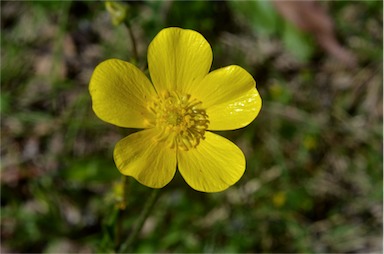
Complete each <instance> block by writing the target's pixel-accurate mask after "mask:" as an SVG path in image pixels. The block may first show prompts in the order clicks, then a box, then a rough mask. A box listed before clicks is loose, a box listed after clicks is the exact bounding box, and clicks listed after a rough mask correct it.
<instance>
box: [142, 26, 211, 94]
mask: <svg viewBox="0 0 384 254" xmlns="http://www.w3.org/2000/svg"><path fill="white" fill-rule="evenodd" d="M211 64H212V49H211V46H210V45H209V43H208V42H207V40H205V38H204V37H203V36H202V35H201V34H199V33H198V32H195V31H192V30H187V29H181V28H166V29H163V30H161V31H160V32H159V33H158V34H157V35H156V37H155V38H154V39H153V41H152V42H151V44H150V45H149V47H148V67H149V72H150V75H151V79H152V82H153V84H154V86H155V88H156V90H157V91H158V92H159V93H162V92H163V91H164V90H168V91H177V92H180V93H185V88H186V87H188V86H190V85H191V83H192V82H193V81H194V80H199V79H202V78H203V77H204V76H205V75H206V74H207V73H208V72H209V69H210V68H211Z"/></svg>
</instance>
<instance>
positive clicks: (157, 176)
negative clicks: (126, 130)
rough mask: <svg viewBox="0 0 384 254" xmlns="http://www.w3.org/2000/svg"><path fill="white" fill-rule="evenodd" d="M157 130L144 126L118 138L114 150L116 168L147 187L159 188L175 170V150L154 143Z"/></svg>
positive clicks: (170, 177)
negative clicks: (122, 137)
mask: <svg viewBox="0 0 384 254" xmlns="http://www.w3.org/2000/svg"><path fill="white" fill-rule="evenodd" d="M156 135H158V130H157V129H147V130H143V131H139V132H136V133H133V134H131V135H129V136H128V137H126V138H124V139H122V140H120V141H119V142H118V143H117V144H116V147H115V150H114V153H113V155H114V159H115V163H116V166H117V168H118V169H119V170H120V172H121V173H122V174H123V175H128V176H132V177H133V178H135V179H136V180H137V181H138V182H140V183H141V184H143V185H145V186H148V187H151V188H162V187H164V186H165V185H166V184H168V183H169V182H170V181H171V180H172V178H173V176H174V174H175V172H176V152H175V150H172V149H170V148H169V147H167V146H166V145H165V143H164V142H156V141H155V139H156Z"/></svg>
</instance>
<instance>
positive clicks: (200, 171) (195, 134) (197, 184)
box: [89, 28, 261, 192]
mask: <svg viewBox="0 0 384 254" xmlns="http://www.w3.org/2000/svg"><path fill="white" fill-rule="evenodd" d="M211 64H212V49H211V47H210V45H209V43H208V42H207V41H206V40H205V38H204V37H203V36H202V35H201V34H199V33H198V32H195V31H192V30H186V29H181V28H166V29H163V30H161V31H160V32H159V33H158V34H157V35H156V37H155V38H154V39H153V41H152V42H151V44H150V45H149V48H148V67H149V73H150V77H151V80H152V82H151V81H150V80H149V79H148V78H147V77H146V76H145V74H144V73H143V72H142V71H140V70H139V69H138V68H136V67H135V66H134V65H132V64H130V63H128V62H125V61H122V60H118V59H109V60H106V61H104V62H102V63H100V64H99V65H98V66H97V67H96V68H95V70H94V73H93V75H92V77H91V81H90V85H89V91H90V94H91V97H92V107H93V110H94V112H95V113H96V115H97V116H98V117H99V118H100V119H102V120H104V121H106V122H109V123H111V124H114V125H117V126H120V127H127V128H140V129H144V130H141V131H138V132H135V133H133V134H131V135H129V136H127V137H125V138H123V139H122V140H120V141H119V142H118V143H117V144H116V146H115V150H114V160H115V163H116V166H117V168H118V169H119V170H120V172H121V173H122V174H124V175H128V176H132V177H134V178H135V179H136V180H137V181H139V182H140V183H142V184H144V185H146V186H149V187H152V188H162V187H164V186H165V185H166V184H168V183H169V182H170V181H171V180H172V178H173V176H174V175H175V172H176V168H178V170H179V172H180V173H181V175H182V176H183V178H184V180H185V181H186V182H187V183H188V184H189V185H190V186H191V187H192V188H194V189H195V190H198V191H203V192H218V191H222V190H225V189H227V188H228V187H229V186H231V185H233V184H234V183H236V182H237V181H238V180H239V179H240V177H241V176H242V175H243V174H244V170H245V157H244V154H243V152H242V151H241V150H240V149H239V148H238V147H237V146H236V145H235V144H233V143H232V142H231V141H229V140H227V139H226V138H223V137H221V136H219V135H217V134H215V133H212V132H210V131H222V130H234V129H238V128H242V127H244V126H246V125H248V124H249V123H251V122H252V121H253V120H254V119H255V117H256V116H257V115H258V113H259V111H260V108H261V98H260V95H259V93H258V91H257V90H256V83H255V80H254V79H253V77H252V76H251V75H250V74H249V73H248V72H247V71H245V70H244V69H243V68H241V67H239V66H236V65H231V66H227V67H224V68H220V69H217V70H215V71H212V72H209V70H210V68H211Z"/></svg>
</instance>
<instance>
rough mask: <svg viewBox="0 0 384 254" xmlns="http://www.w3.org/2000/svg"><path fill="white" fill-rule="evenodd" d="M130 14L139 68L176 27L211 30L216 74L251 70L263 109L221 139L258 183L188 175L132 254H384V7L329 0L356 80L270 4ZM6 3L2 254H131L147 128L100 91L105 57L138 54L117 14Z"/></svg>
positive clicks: (184, 5)
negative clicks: (133, 143) (212, 185)
mask: <svg viewBox="0 0 384 254" xmlns="http://www.w3.org/2000/svg"><path fill="white" fill-rule="evenodd" d="M127 4H128V5H129V10H130V13H129V14H130V15H131V20H130V21H131V22H130V24H131V26H132V31H133V32H134V34H135V37H136V41H137V45H138V51H139V55H140V57H139V59H138V63H137V64H138V66H140V67H142V68H143V69H145V66H146V48H147V46H148V43H149V42H150V41H151V40H152V38H153V36H154V35H155V34H156V33H157V32H158V31H159V30H160V29H162V28H163V27H166V26H181V27H184V28H191V29H196V30H198V31H199V32H201V33H202V34H203V35H204V36H206V38H207V39H208V40H209V42H210V44H211V46H212V48H213V49H214V57H215V59H214V63H213V66H218V67H221V66H225V65H228V64H238V65H241V66H243V67H244V68H246V69H247V70H248V71H249V72H250V73H251V74H252V75H253V76H254V77H255V80H256V81H257V87H258V90H259V91H260V94H261V97H262V98H263V108H262V110H261V113H260V115H259V116H258V117H257V118H256V120H255V121H254V122H253V123H252V124H250V125H249V126H247V127H246V128H243V129H241V130H236V131H233V132H223V133H220V134H223V135H224V136H226V137H228V138H229V139H231V140H232V141H233V142H235V143H237V144H238V145H239V146H240V147H241V148H242V150H243V151H244V153H245V155H246V158H247V170H246V172H245V174H244V176H243V177H242V179H241V180H240V181H239V182H238V183H237V184H236V185H235V186H233V187H231V188H230V189H228V190H227V191H225V192H222V193H215V194H206V193H199V192H196V191H194V190H192V189H190V187H189V186H188V185H187V184H186V183H185V182H184V181H183V179H182V178H181V177H180V176H179V175H178V174H176V176H175V178H174V179H173V181H172V182H171V183H170V184H169V185H168V186H167V187H165V188H164V189H163V190H161V192H162V194H161V196H160V198H159V200H158V201H157V203H156V205H155V208H154V209H153V211H152V212H151V213H150V215H149V217H148V219H147V220H146V222H145V224H144V227H143V229H142V231H141V232H140V234H139V236H138V239H137V241H135V242H134V243H133V245H132V246H130V248H131V250H132V252H142V253H144V252H145V253H152V252H195V253H198V252H212V253H216V252H217V253H219V252H220V253H224V252H225V253H227V252H233V253H241V252H251V253H254V252H263V253H276V252H280V253H287V252H292V253H297V252H300V253H325V252H342V253H347V252H367V253H368V252H380V251H381V249H380V248H381V246H382V245H381V242H382V241H381V240H382V239H381V236H382V235H381V233H382V200H383V192H382V188H383V182H382V179H383V171H382V165H383V157H382V140H383V132H382V127H383V126H382V92H383V90H382V89H383V88H382V82H383V80H382V2H381V1H361V2H348V1H336V2H322V4H324V5H325V6H326V7H327V9H328V10H329V13H330V16H331V17H332V18H333V22H334V26H335V31H336V33H337V38H338V39H339V41H340V43H341V44H342V46H343V47H345V48H346V49H349V50H350V51H351V52H352V53H353V54H354V55H355V56H356V58H357V65H356V66H355V67H350V68H349V69H348V68H346V67H345V66H344V65H343V64H340V63H338V62H337V60H335V59H334V58H332V56H329V55H327V53H325V52H323V51H322V50H321V49H320V48H318V47H317V45H316V44H315V43H314V42H313V41H312V38H309V37H308V35H307V34H304V33H303V32H302V31H300V30H298V28H296V27H294V26H293V25H292V24H289V23H287V22H286V21H284V19H283V18H282V17H281V16H280V15H279V14H278V12H276V10H275V9H274V8H273V5H271V4H270V2H268V1H229V2H211V1H189V2H184V1H173V2H170V1H141V2H131V1H129V2H128V3H127ZM1 6H2V8H1V9H2V10H1V12H2V13H1V14H2V36H1V45H2V55H1V60H2V64H1V86H2V87H1V88H2V89H1V94H0V106H1V116H2V121H1V145H2V146H1V156H2V158H1V224H2V226H1V239H2V246H1V248H2V249H1V250H2V252H18V253H23V252H46V253H90V252H92V253H110V252H115V251H116V250H117V247H118V246H119V245H120V244H121V243H122V242H123V241H125V240H126V239H127V238H128V237H129V236H130V235H131V234H132V228H133V227H134V225H135V223H136V221H137V218H138V217H140V215H141V214H142V210H143V208H144V204H145V202H146V200H148V198H149V193H150V190H149V189H148V188H146V187H144V186H142V185H140V184H139V183H137V182H136V181H134V180H132V179H130V180H128V183H127V184H126V185H123V184H122V182H123V181H122V180H121V175H120V173H119V172H118V170H117V169H116V167H115V165H114V162H113V158H112V154H113V146H114V144H115V143H116V142H117V141H118V140H119V139H121V138H122V137H124V136H126V135H128V134H129V133H131V132H132V131H135V130H124V129H121V128H118V127H115V126H111V125H109V124H105V123H104V122H102V121H100V120H99V119H98V118H97V117H96V116H95V115H94V113H93V111H92V107H91V101H90V98H89V92H88V82H89V78H90V75H91V73H92V71H93V69H94V67H95V66H96V65H97V64H98V63H99V62H101V61H102V60H105V59H108V58H112V57H117V58H120V59H123V60H127V61H129V60H130V59H131V58H132V55H133V53H132V52H131V48H132V47H131V46H132V45H131V42H130V40H129V33H128V31H127V30H126V28H125V27H124V26H122V25H121V26H119V27H115V26H113V25H112V24H111V22H110V18H109V17H108V14H107V12H106V10H105V9H104V3H103V2H79V1H72V2H65V3H64V2H44V1H37V2H14V1H9V2H2V3H1ZM346 20H347V21H348V22H346ZM298 60H299V61H298ZM124 194H126V198H124ZM124 205H126V206H125V209H122V207H124ZM118 208H120V209H118Z"/></svg>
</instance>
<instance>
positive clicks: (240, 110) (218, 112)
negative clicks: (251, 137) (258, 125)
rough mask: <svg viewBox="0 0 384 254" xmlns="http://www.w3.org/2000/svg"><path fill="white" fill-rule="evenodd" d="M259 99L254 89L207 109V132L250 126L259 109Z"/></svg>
mask: <svg viewBox="0 0 384 254" xmlns="http://www.w3.org/2000/svg"><path fill="white" fill-rule="evenodd" d="M261 104H262V101H261V97H260V95H259V93H258V92H257V90H256V88H252V89H251V90H249V91H248V92H247V93H245V94H244V95H242V96H240V97H238V98H236V99H233V100H231V101H228V102H226V103H222V104H219V105H215V106H212V107H210V108H208V109H207V115H208V119H209V122H210V123H209V125H208V130H217V131H221V130H234V129H239V128H242V127H244V126H247V125H248V124H250V123H251V122H252V121H253V120H254V119H255V118H256V116H257V115H258V114H259V112H260V109H261Z"/></svg>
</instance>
